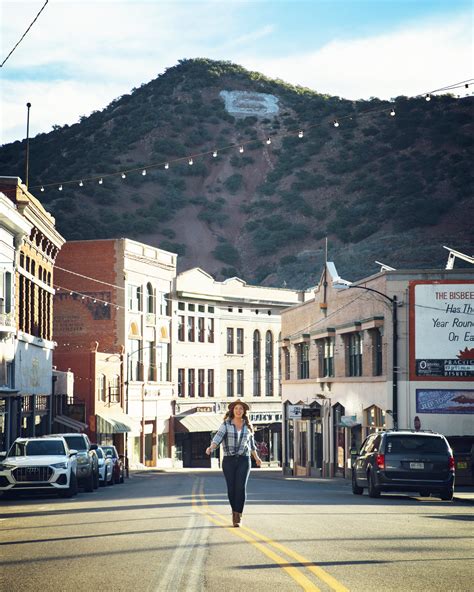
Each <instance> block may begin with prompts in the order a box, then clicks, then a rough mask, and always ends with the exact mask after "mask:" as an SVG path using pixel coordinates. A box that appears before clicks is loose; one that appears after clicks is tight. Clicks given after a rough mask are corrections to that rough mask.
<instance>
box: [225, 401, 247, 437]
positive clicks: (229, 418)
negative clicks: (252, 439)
mask: <svg viewBox="0 0 474 592" xmlns="http://www.w3.org/2000/svg"><path fill="white" fill-rule="evenodd" d="M237 405H240V403H237ZM234 407H235V405H233V406H232V407H231V408H230V409H229V410H228V411H227V413H226V414H225V415H224V421H232V420H233V419H234ZM242 407H243V409H244V414H243V416H242V419H243V420H244V422H245V425H246V426H247V428H248V430H249V432H252V433H253V425H252V424H251V423H250V420H249V418H248V417H247V409H246V408H245V406H244V405H242Z"/></svg>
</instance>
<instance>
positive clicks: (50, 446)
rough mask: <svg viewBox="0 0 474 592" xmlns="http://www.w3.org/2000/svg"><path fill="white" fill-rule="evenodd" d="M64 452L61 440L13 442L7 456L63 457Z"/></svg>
mask: <svg viewBox="0 0 474 592" xmlns="http://www.w3.org/2000/svg"><path fill="white" fill-rule="evenodd" d="M64 454H66V451H65V449H64V444H63V443H62V442H61V440H31V441H27V442H15V444H14V445H13V446H12V448H11V449H10V452H9V454H8V456H42V455H64Z"/></svg>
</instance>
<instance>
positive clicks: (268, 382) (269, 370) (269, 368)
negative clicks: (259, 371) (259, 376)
mask: <svg viewBox="0 0 474 592" xmlns="http://www.w3.org/2000/svg"><path fill="white" fill-rule="evenodd" d="M265 395H266V396H267V397H272V396H273V334H272V332H271V331H267V333H266V335H265Z"/></svg>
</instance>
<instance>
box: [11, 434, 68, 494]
mask: <svg viewBox="0 0 474 592" xmlns="http://www.w3.org/2000/svg"><path fill="white" fill-rule="evenodd" d="M47 490H50V491H57V493H58V494H59V495H60V496H61V497H72V496H74V495H76V493H77V450H74V449H72V448H69V446H68V444H67V442H66V440H64V438H61V437H53V436H50V437H48V438H44V437H42V438H17V439H16V440H15V442H13V444H12V446H11V448H10V450H9V451H8V452H1V453H0V491H2V492H3V494H4V496H6V497H8V496H9V495H12V494H14V493H19V492H33V491H47Z"/></svg>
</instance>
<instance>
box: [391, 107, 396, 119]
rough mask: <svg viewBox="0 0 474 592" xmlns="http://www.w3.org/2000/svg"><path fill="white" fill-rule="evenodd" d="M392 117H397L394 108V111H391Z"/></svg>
mask: <svg viewBox="0 0 474 592" xmlns="http://www.w3.org/2000/svg"><path fill="white" fill-rule="evenodd" d="M390 115H391V116H392V117H395V109H394V108H393V107H392V110H391V111H390Z"/></svg>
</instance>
